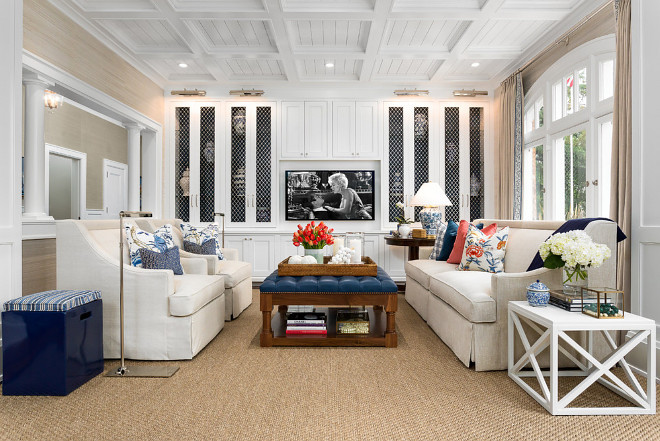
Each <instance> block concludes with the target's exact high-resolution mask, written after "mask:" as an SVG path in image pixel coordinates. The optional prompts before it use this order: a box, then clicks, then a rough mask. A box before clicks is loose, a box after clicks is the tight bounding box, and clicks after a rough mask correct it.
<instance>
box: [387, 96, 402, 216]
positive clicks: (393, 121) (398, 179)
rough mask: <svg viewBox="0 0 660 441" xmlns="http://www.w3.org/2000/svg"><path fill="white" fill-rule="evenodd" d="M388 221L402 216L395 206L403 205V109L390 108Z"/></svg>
mask: <svg viewBox="0 0 660 441" xmlns="http://www.w3.org/2000/svg"><path fill="white" fill-rule="evenodd" d="M389 146H390V148H389V162H390V167H389V168H390V170H389V183H390V198H389V207H388V208H389V221H390V222H396V218H397V217H399V216H401V215H403V211H402V210H401V209H400V208H398V207H397V206H396V204H397V202H402V203H403V190H404V188H403V182H404V181H403V107H390V109H389Z"/></svg>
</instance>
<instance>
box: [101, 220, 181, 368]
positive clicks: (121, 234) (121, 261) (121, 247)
mask: <svg viewBox="0 0 660 441" xmlns="http://www.w3.org/2000/svg"><path fill="white" fill-rule="evenodd" d="M151 216H152V215H151V212H149V211H120V212H119V329H120V334H119V342H120V343H119V344H120V346H121V364H120V365H119V367H118V368H117V369H115V370H110V371H109V372H108V373H107V374H105V376H106V377H159V378H167V377H171V376H172V375H174V374H175V373H176V371H178V370H179V367H178V366H132V367H127V366H126V364H125V360H124V237H125V233H124V218H125V217H151Z"/></svg>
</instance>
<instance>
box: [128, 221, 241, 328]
mask: <svg viewBox="0 0 660 441" xmlns="http://www.w3.org/2000/svg"><path fill="white" fill-rule="evenodd" d="M181 222H182V220H181V219H147V218H142V219H137V220H136V223H137V225H138V226H139V227H140V228H142V229H143V230H145V231H148V232H150V233H151V232H153V231H154V230H155V229H156V228H158V227H161V226H163V225H165V224H170V225H172V226H173V227H174V228H173V231H174V243H175V244H176V245H177V246H178V247H179V249H180V250H181V251H180V254H181V256H182V257H191V258H193V257H196V258H203V259H204V260H205V261H206V263H207V268H208V269H207V272H208V274H209V275H213V274H218V275H221V276H223V277H224V280H225V305H226V306H225V320H226V321H230V320H233V319H235V318H237V317H238V316H239V315H240V314H241V312H243V311H244V310H245V309H246V308H247V307H248V306H250V305H251V304H252V265H251V264H249V263H248V262H241V261H239V260H238V250H235V249H233V248H223V249H222V254H223V255H224V259H223V260H220V259H218V257H217V256H205V255H201V254H192V253H187V252H185V251H183V233H182V232H181Z"/></svg>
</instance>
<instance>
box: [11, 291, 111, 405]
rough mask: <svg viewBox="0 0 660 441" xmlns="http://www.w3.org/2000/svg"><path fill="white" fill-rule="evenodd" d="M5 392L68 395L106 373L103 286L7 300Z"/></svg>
mask: <svg viewBox="0 0 660 441" xmlns="http://www.w3.org/2000/svg"><path fill="white" fill-rule="evenodd" d="M2 343H3V344H2V357H3V363H2V365H3V375H4V378H3V382H2V393H3V395H68V394H69V393H70V392H71V391H73V390H75V389H76V388H77V387H79V386H80V385H82V384H84V383H85V382H87V381H89V380H90V379H92V378H94V377H95V376H96V375H98V374H100V373H101V372H103V307H102V302H101V294H100V292H99V291H81V290H54V291H45V292H41V293H37V294H32V295H29V296H25V297H20V298H17V299H13V300H10V301H8V302H5V304H4V305H3V311H2Z"/></svg>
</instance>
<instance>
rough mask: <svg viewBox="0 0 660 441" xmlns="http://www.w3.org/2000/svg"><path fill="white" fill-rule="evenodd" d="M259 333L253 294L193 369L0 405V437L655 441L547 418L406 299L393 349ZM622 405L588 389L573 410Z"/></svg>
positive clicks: (593, 421) (624, 427) (640, 419)
mask: <svg viewBox="0 0 660 441" xmlns="http://www.w3.org/2000/svg"><path fill="white" fill-rule="evenodd" d="M260 326H261V314H260V312H259V307H258V291H254V303H253V304H252V305H251V306H250V308H248V309H247V310H246V311H245V312H243V313H242V314H241V316H240V317H239V318H238V319H236V320H235V321H233V322H231V323H227V324H226V325H225V328H224V329H223V331H222V332H220V334H219V335H218V336H217V337H216V338H215V339H214V340H213V341H212V342H211V343H210V344H209V345H208V346H207V347H206V348H205V349H204V350H203V351H202V352H201V353H200V354H199V355H197V357H195V359H194V360H191V361H177V362H166V363H165V364H176V365H179V366H180V367H181V369H180V371H179V372H177V373H176V374H175V375H174V376H173V377H172V378H169V379H144V378H143V379H140V378H124V379H117V378H107V377H103V376H98V377H96V378H94V379H93V380H91V381H90V382H88V383H86V384H85V385H83V386H82V387H80V388H79V389H77V390H76V391H74V392H72V393H71V394H70V395H69V396H67V397H5V396H2V397H0V421H2V422H3V427H2V429H0V439H3V440H14V441H17V440H117V439H127V440H287V441H291V440H314V441H318V440H415V441H417V440H525V441H527V440H599V441H603V440H644V441H647V440H657V439H660V416H657V415H652V416H614V417H612V416H589V417H581V416H577V417H575V416H574V417H565V416H564V417H553V416H552V415H550V414H548V413H547V412H546V411H545V410H544V409H543V408H542V407H541V406H540V405H538V404H537V403H536V402H535V401H534V400H533V399H532V398H531V397H530V396H529V395H527V394H526V393H525V392H523V391H522V390H521V389H520V388H519V387H518V386H516V385H515V384H514V383H513V381H512V380H510V379H509V378H508V376H507V374H506V372H475V371H474V370H472V369H468V368H466V367H465V366H464V365H462V364H461V363H460V362H459V361H458V360H457V359H456V357H454V355H453V353H452V352H451V351H450V350H449V349H448V348H447V347H446V346H445V345H444V344H443V343H442V341H441V340H440V339H439V338H438V337H437V336H436V335H435V334H434V333H433V331H431V329H430V328H429V327H428V326H427V325H426V324H425V323H424V321H423V320H422V319H421V318H420V317H419V316H418V315H417V313H416V312H415V311H414V310H413V309H412V308H411V307H410V306H408V304H407V303H406V301H405V299H404V298H403V296H399V312H398V313H397V330H398V332H399V347H398V348H396V349H385V348H261V347H259V332H260ZM131 364H145V363H144V362H132V363H131ZM116 365H117V361H116V360H107V361H106V370H107V369H112V368H114V367H115V366H116ZM641 381H642V384H645V382H644V381H643V379H641ZM568 385H569V384H568V383H565V384H564V385H563V386H562V387H563V388H564V389H566V388H567V386H568ZM626 403H627V402H626V401H623V400H622V399H619V398H618V397H617V396H615V395H613V394H611V393H610V392H609V391H608V390H607V389H605V388H603V387H602V386H600V385H595V386H592V387H591V388H590V389H589V390H588V391H587V394H586V395H585V396H584V398H582V399H581V401H580V402H579V403H578V404H581V405H584V404H590V405H593V406H598V405H614V404H618V405H626Z"/></svg>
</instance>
